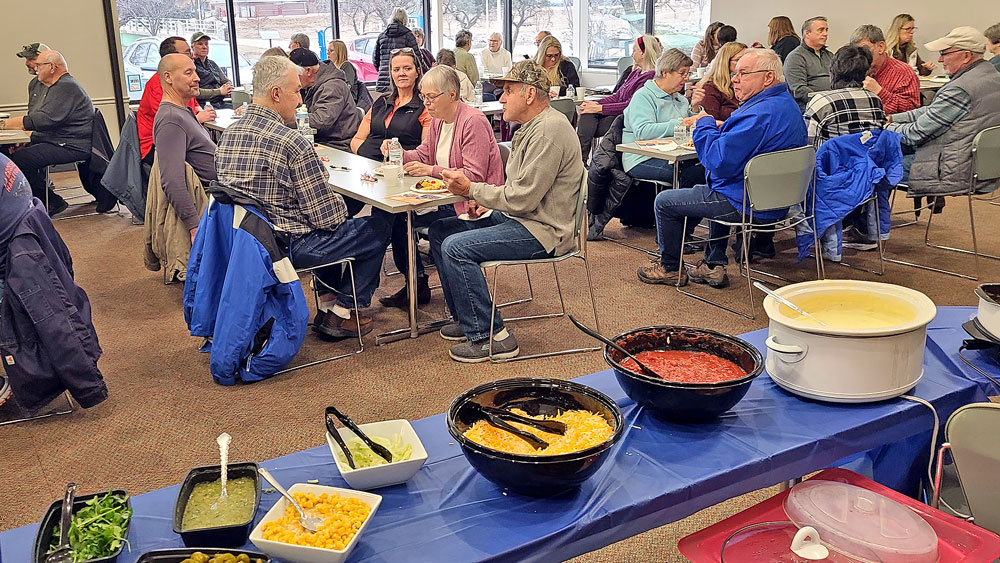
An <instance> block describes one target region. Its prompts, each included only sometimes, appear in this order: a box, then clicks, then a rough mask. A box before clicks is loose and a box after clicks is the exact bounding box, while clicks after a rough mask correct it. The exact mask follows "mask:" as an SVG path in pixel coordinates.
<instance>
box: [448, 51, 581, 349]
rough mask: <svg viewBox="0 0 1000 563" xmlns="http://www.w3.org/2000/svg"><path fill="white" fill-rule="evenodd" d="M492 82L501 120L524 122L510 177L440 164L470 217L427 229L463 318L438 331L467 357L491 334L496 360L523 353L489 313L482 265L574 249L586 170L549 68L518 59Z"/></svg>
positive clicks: (455, 312)
mask: <svg viewBox="0 0 1000 563" xmlns="http://www.w3.org/2000/svg"><path fill="white" fill-rule="evenodd" d="M493 82H494V84H496V85H497V86H499V87H501V88H503V94H502V95H501V96H500V103H501V104H503V106H504V108H503V117H504V119H506V120H507V121H513V122H515V123H519V124H521V127H520V129H518V131H517V133H515V134H514V141H513V143H512V146H511V149H510V157H509V158H508V160H507V170H506V172H507V181H506V182H505V183H504V184H503V185H500V186H494V185H490V184H487V183H484V182H470V181H469V179H468V178H467V177H466V176H465V174H464V173H462V171H460V170H455V171H452V170H447V169H446V170H444V171H442V172H441V177H442V179H444V182H445V185H446V186H447V188H448V190H449V191H450V192H452V193H454V194H458V195H462V196H466V197H468V198H469V199H470V200H471V201H470V202H469V217H468V218H461V219H460V218H458V217H452V218H448V219H441V220H439V221H436V222H435V223H434V224H433V225H431V228H430V242H431V253H432V255H433V256H434V263H435V264H437V267H438V274H439V275H440V277H441V285H442V286H443V288H444V293H445V298H446V300H447V303H448V308H449V309H450V310H451V314H452V316H453V317H454V318H455V319H456V320H457V321H458V322H456V323H453V324H450V325H448V326H445V327H444V328H442V329H441V337H442V338H444V339H445V340H452V341H455V342H458V343H457V344H455V345H454V346H452V347H451V350H450V352H449V355H450V356H451V358H452V359H453V360H456V361H459V362H465V363H477V362H485V361H488V360H489V359H490V355H489V354H490V341H491V339H492V342H493V346H492V348H493V358H495V359H509V358H513V357H515V356H517V354H518V352H519V350H518V347H517V340H515V339H514V335H513V334H511V333H510V332H509V331H508V330H507V329H506V328H505V327H504V324H503V319H501V318H500V314H499V312H497V313H495V314H494V313H492V312H491V302H490V293H489V289H488V288H487V286H486V278H485V277H484V276H483V272H482V270H481V269H480V267H479V264H481V263H483V262H487V261H489V260H527V259H535V258H543V257H549V256H554V255H561V254H565V253H566V252H568V251H570V250H573V249H574V248H576V240H575V237H574V227H575V220H576V209H577V200H578V198H579V195H580V183H581V180H582V179H583V177H584V172H585V170H584V168H583V159H582V157H581V156H580V142H579V140H578V139H577V137H576V132H575V131H574V129H573V125H572V124H570V122H569V120H568V119H566V116H565V115H563V114H562V113H560V112H558V111H556V110H555V109H552V108H551V107H549V79H548V77H547V75H546V72H545V69H543V68H542V67H541V66H539V65H538V64H536V63H535V62H534V61H531V60H527V61H521V62H519V63H517V64H515V65H514V66H513V67H512V68H511V69H510V72H508V73H507V75H506V76H504V77H503V78H499V79H496V80H494V81H493ZM489 211H492V212H489ZM470 219H473V220H470ZM491 315H492V317H491ZM491 329H492V330H491Z"/></svg>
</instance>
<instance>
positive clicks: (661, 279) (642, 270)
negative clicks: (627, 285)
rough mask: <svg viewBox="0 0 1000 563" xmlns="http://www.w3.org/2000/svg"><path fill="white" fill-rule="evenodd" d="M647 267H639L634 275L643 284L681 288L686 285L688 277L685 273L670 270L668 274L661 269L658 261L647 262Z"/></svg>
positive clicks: (661, 265)
mask: <svg viewBox="0 0 1000 563" xmlns="http://www.w3.org/2000/svg"><path fill="white" fill-rule="evenodd" d="M649 262H650V264H649V265H648V266H640V267H639V269H638V270H636V272H635V273H636V275H637V276H639V281H641V282H643V283H654V284H663V285H673V286H677V287H682V286H685V285H687V283H688V276H687V273H685V272H678V271H677V270H670V271H669V272H668V271H667V270H666V269H665V268H664V267H663V264H661V263H660V261H659V259H655V258H654V259H652V260H650V261H649Z"/></svg>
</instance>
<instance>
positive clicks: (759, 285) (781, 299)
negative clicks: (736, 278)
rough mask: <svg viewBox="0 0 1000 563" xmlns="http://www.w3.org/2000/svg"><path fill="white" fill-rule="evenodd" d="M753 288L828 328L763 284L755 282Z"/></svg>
mask: <svg viewBox="0 0 1000 563" xmlns="http://www.w3.org/2000/svg"><path fill="white" fill-rule="evenodd" d="M753 286H754V287H756V288H757V289H759V290H761V291H763V292H764V293H766V294H768V295H770V296H771V297H774V300H775V301H777V302H778V303H781V304H782V305H784V306H785V307H788V308H789V309H791V310H793V311H795V312H796V313H799V314H800V315H803V316H806V317H809V318H810V319H812V320H814V321H816V322H817V323H819V324H820V325H822V326H826V323H824V322H823V321H821V320H819V319H817V318H816V317H814V316H812V315H810V314H809V313H807V312H806V311H804V310H803V309H801V308H800V307H799V306H798V305H796V304H795V303H792V302H791V301H789V300H787V299H785V298H784V297H782V296H780V295H778V294H777V293H775V292H773V291H771V290H770V289H769V288H768V287H767V286H765V285H764V284H762V283H760V282H758V281H755V282H753Z"/></svg>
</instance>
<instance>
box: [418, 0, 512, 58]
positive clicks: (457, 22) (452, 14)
mask: <svg viewBox="0 0 1000 563" xmlns="http://www.w3.org/2000/svg"><path fill="white" fill-rule="evenodd" d="M441 8H442V10H441V11H442V18H441V20H442V21H441V33H442V35H444V45H441V48H443V49H452V50H454V49H455V34H457V33H458V32H459V31H460V30H462V29H468V30H469V31H471V32H472V49H471V50H470V51H469V52H470V53H471V54H472V55H473V56H474V57H475V58H476V61H477V62H480V61H479V59H480V53H481V52H482V50H483V49H485V48H486V44H487V42H488V41H489V38H490V35H491V34H493V33H494V32H498V33H500V34H501V35H502V34H503V1H502V0H442V2H441ZM501 47H502V48H505V49H508V50H510V49H509V48H508V47H507V46H506V45H501ZM434 55H435V56H437V52H435V53H434ZM480 67H482V63H481V62H480Z"/></svg>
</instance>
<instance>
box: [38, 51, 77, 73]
mask: <svg viewBox="0 0 1000 563" xmlns="http://www.w3.org/2000/svg"><path fill="white" fill-rule="evenodd" d="M38 63H52V64H54V65H58V66H59V67H61V68H62V69H63V70H69V65H67V64H66V59H65V58H63V56H62V53H60V52H59V51H51V50H50V51H42V52H41V53H38V60H36V61H35V64H38Z"/></svg>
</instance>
